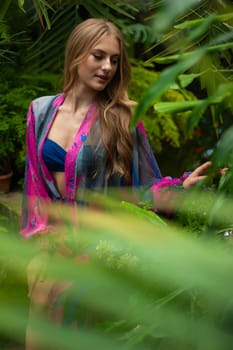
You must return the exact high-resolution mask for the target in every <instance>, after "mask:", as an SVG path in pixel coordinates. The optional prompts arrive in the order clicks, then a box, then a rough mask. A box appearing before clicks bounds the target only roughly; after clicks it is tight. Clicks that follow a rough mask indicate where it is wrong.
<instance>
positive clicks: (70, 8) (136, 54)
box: [0, 0, 232, 185]
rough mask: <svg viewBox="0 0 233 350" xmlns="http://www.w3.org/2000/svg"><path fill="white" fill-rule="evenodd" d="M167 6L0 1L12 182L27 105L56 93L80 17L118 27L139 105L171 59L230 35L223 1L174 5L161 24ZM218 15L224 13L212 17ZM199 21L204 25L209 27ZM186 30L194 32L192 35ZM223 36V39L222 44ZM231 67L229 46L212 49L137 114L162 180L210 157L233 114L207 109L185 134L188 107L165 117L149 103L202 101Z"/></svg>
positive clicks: (18, 172) (20, 158)
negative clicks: (68, 41)
mask: <svg viewBox="0 0 233 350" xmlns="http://www.w3.org/2000/svg"><path fill="white" fill-rule="evenodd" d="M214 3H215V4H214ZM210 5H211V6H210ZM169 6H170V5H169V4H168V3H167V2H166V1H146V2H145V1H136V2H131V1H128V2H124V1H106V0H105V1H99V2H98V3H94V2H93V1H85V2H84V1H74V0H69V1H66V2H63V1H58V0H53V1H52V0H51V1H47V2H46V1H44V0H35V1H33V2H31V1H18V4H16V3H15V1H8V0H7V1H6V0H4V1H2V2H1V6H0V30H1V40H0V60H1V65H0V72H1V74H0V76H1V78H0V79H1V81H0V86H1V93H0V101H1V103H0V106H1V107H0V114H1V123H0V136H1V139H2V140H3V142H2V143H1V146H0V155H1V157H2V159H3V157H5V155H6V154H7V157H8V159H9V160H10V164H11V167H12V168H13V170H14V181H13V184H14V185H16V184H17V183H18V184H20V183H21V184H22V178H23V173H24V159H25V148H24V147H25V142H24V135H25V120H26V112H27V108H28V105H29V102H30V101H31V100H32V99H33V98H35V97H37V96H41V95H46V94H54V93H57V92H60V91H61V89H62V69H63V58H64V46H65V42H66V39H67V37H68V34H69V33H70V31H71V29H72V28H73V27H74V26H75V25H76V24H77V23H79V22H80V21H81V20H83V19H85V18H88V17H91V16H93V17H94V16H96V17H105V18H108V19H110V20H112V21H114V22H115V23H116V24H117V25H118V26H119V27H120V28H121V29H122V31H123V34H124V37H125V40H126V43H127V47H128V52H129V55H130V57H131V58H132V67H133V70H132V71H133V76H132V82H131V85H130V87H129V92H130V95H131V97H132V98H133V99H136V100H139V101H140V99H141V98H142V92H145V91H146V90H147V89H148V88H149V86H150V85H151V84H152V83H153V82H154V81H155V80H157V78H158V76H159V75H160V72H162V71H164V70H165V69H166V68H169V66H170V65H171V64H172V63H175V62H176V60H177V58H175V55H176V57H179V55H181V54H182V53H184V52H190V53H191V52H193V50H194V49H195V48H196V47H201V46H204V45H205V44H206V43H208V42H209V40H215V39H216V37H217V35H219V34H222V36H223V34H224V33H226V34H229V31H230V28H231V21H232V17H231V16H230V7H229V6H230V2H228V1H224V2H220V1H215V2H212V1H201V2H200V1H188V3H187V4H186V5H185V6H183V7H182V6H181V5H177V9H176V10H177V12H176V11H174V9H175V4H173V5H172V11H173V13H174V16H173V15H172V16H171V18H170V17H169V16H168V19H164V18H163V11H166V12H167V11H169ZM222 13H223V14H229V15H228V17H224V18H223V17H222V18H219V19H218V16H220V15H222ZM158 14H161V17H160V18H159V17H158V16H160V15H158ZM211 16H212V17H211ZM223 16H224V15H223ZM225 16H226V15H225ZM213 17H214V19H212V20H210V19H211V18H213ZM169 18H170V19H169ZM203 19H205V21H206V22H207V21H208V26H207V25H206V26H205V25H204V23H205V21H204V22H203ZM161 23H164V24H163V25H161ZM190 28H191V29H192V30H193V29H195V31H192V32H191V31H190ZM192 33H196V34H193V35H191V34H192ZM229 39H230V38H228V37H225V38H222V42H227V40H228V41H229ZM227 43H228V42H227ZM220 51H221V56H220ZM231 65H232V51H231V46H229V45H228V47H227V48H226V49H224V50H223V49H222V48H220V47H219V49H217V50H216V52H215V51H214V50H212V51H211V52H210V53H208V55H205V57H203V59H202V60H201V61H197V62H196V63H195V64H193V65H192V67H190V69H191V70H190V72H193V75H192V76H191V75H190V77H189V78H188V79H187V78H186V79H183V80H182V81H181V80H177V81H176V82H175V83H174V82H172V81H171V84H170V86H168V88H169V89H168V90H167V91H164V94H160V96H158V97H157V98H156V97H155V98H154V100H152V101H151V103H150V109H148V110H147V111H144V112H142V113H141V115H140V118H141V119H143V121H144V123H145V125H146V127H147V130H148V133H149V138H150V141H151V144H152V148H153V151H154V153H155V154H156V156H157V158H158V160H159V164H160V166H161V170H162V172H163V173H164V174H165V175H172V176H180V175H181V173H182V172H183V171H185V170H192V169H193V168H194V167H195V166H196V165H198V164H199V163H200V161H202V160H204V159H205V158H206V157H208V156H209V152H211V150H212V148H213V147H214V145H215V144H216V142H217V140H218V138H219V136H220V135H221V133H222V131H223V130H224V129H225V128H226V127H228V126H229V124H230V118H231V115H232V114H231V107H230V109H229V108H227V104H226V103H224V107H225V108H224V111H223V106H221V107H220V109H219V108H218V106H219V103H218V104H217V105H214V104H212V105H211V107H209V108H206V109H205V110H203V111H200V113H199V116H198V118H197V119H198V120H199V125H200V126H201V127H200V128H198V130H197V131H194V132H193V131H192V132H189V134H187V132H186V126H187V125H186V124H187V120H188V119H189V115H190V111H191V110H192V108H193V107H190V108H187V109H186V110H183V109H181V110H179V108H178V109H177V107H176V111H175V112H174V110H173V109H172V108H171V109H170V110H168V111H166V112H163V111H159V110H158V109H157V108H155V104H157V103H158V102H160V101H169V102H171V101H174V102H182V101H193V100H203V99H205V98H206V97H208V96H209V95H211V94H212V93H213V92H214V89H215V88H216V87H217V86H218V85H219V84H220V83H221V82H224V81H225V82H226V79H227V81H228V82H229V80H230V77H231V74H230V73H231ZM184 71H185V70H184ZM190 72H189V73H190ZM186 73H188V71H186ZM195 74H196V75H195ZM220 102H221V101H220ZM202 115H203V118H202V119H200V118H201V116H202ZM197 123H198V122H197ZM197 123H196V125H195V127H197ZM208 150H210V151H208Z"/></svg>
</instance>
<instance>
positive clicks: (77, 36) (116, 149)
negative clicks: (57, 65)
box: [64, 18, 134, 181]
mask: <svg viewBox="0 0 233 350" xmlns="http://www.w3.org/2000/svg"><path fill="white" fill-rule="evenodd" d="M105 34H111V35H114V37H115V38H116V39H117V41H118V43H119V47H120V59H119V63H118V67H117V71H116V73H115V75H114V77H113V79H112V80H111V81H110V83H109V84H108V85H107V86H106V88H105V89H104V90H103V91H100V92H98V105H99V124H100V132H101V140H102V143H103V146H104V148H105V150H106V154H107V160H108V162H107V164H108V170H109V174H112V173H113V172H115V171H116V172H118V173H119V174H120V175H123V176H124V177H125V178H126V180H128V181H130V173H131V163H132V149H133V142H132V135H131V133H130V130H129V124H130V120H131V117H132V112H131V108H130V107H131V105H132V104H134V103H133V101H130V100H129V98H128V94H127V87H128V83H129V80H130V77H131V69H130V64H129V60H128V55H127V51H126V48H125V44H124V39H123V36H122V34H121V31H120V30H119V29H118V28H117V27H116V26H115V25H114V24H113V23H112V22H109V21H106V20H104V19H100V18H89V19H87V20H85V21H83V22H82V23H80V24H79V25H77V26H76V27H75V28H74V30H73V31H72V32H71V34H70V36H69V39H68V42H67V46H66V55H65V66H64V93H67V92H69V91H71V90H72V89H73V88H74V85H75V84H76V82H78V69H77V67H78V65H79V64H80V63H81V62H82V61H83V60H84V59H85V58H86V57H87V56H88V54H89V52H90V51H91V49H92V47H93V46H94V45H95V44H96V42H97V41H99V40H100V38H101V37H102V36H103V35H105Z"/></svg>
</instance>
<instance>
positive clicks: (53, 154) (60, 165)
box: [42, 139, 66, 172]
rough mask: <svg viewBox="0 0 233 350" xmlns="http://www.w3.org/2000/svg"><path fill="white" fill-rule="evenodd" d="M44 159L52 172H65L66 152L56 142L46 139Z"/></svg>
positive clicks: (43, 151)
mask: <svg viewBox="0 0 233 350" xmlns="http://www.w3.org/2000/svg"><path fill="white" fill-rule="evenodd" d="M42 158H43V160H44V162H45V164H46V166H47V168H48V169H49V170H50V171H61V172H63V171H64V170H65V158H66V151H65V150H64V148H62V147H61V146H59V145H58V144H57V143H56V142H54V141H52V140H50V139H46V140H45V143H44V145H43V149H42Z"/></svg>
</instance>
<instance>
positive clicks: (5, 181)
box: [0, 171, 13, 193]
mask: <svg viewBox="0 0 233 350" xmlns="http://www.w3.org/2000/svg"><path fill="white" fill-rule="evenodd" d="M12 175H13V171H10V172H9V173H8V174H5V175H0V193H7V192H9V191H10V185H11V178H12Z"/></svg>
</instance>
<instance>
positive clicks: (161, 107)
mask: <svg viewBox="0 0 233 350" xmlns="http://www.w3.org/2000/svg"><path fill="white" fill-rule="evenodd" d="M201 102H202V101H201V100H195V101H182V102H158V103H156V104H155V105H154V109H155V110H156V111H158V112H161V113H167V114H172V113H179V112H185V111H189V110H191V109H193V108H194V107H196V106H198V105H199V104H201Z"/></svg>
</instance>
